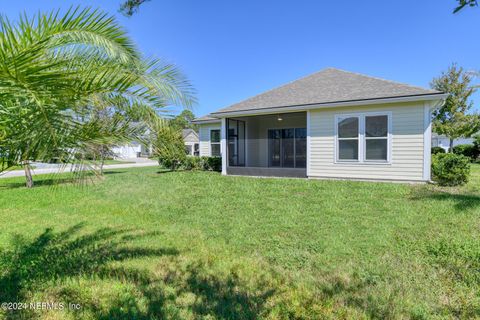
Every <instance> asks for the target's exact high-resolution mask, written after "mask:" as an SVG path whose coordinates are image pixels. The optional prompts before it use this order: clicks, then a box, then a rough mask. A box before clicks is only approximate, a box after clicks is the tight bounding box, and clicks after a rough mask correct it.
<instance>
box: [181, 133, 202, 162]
mask: <svg viewBox="0 0 480 320" xmlns="http://www.w3.org/2000/svg"><path fill="white" fill-rule="evenodd" d="M182 138H183V141H184V143H185V152H186V153H187V155H190V156H199V155H200V139H199V138H198V134H197V133H196V132H195V130H193V129H183V130H182Z"/></svg>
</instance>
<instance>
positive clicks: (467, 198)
mask: <svg viewBox="0 0 480 320" xmlns="http://www.w3.org/2000/svg"><path fill="white" fill-rule="evenodd" d="M410 198H411V199H412V200H436V201H453V202H454V207H455V209H457V210H459V211H461V210H465V209H471V208H476V207H478V206H480V196H479V195H476V194H469V193H464V194H460V193H459V194H457V193H450V192H447V191H443V190H432V189H431V187H425V186H422V187H420V188H415V189H414V191H413V192H412V195H411V197H410Z"/></svg>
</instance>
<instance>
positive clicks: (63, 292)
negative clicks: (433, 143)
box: [0, 165, 480, 319]
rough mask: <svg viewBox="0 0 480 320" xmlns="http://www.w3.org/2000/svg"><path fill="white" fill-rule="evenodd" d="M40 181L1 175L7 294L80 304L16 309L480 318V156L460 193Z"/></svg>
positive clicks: (121, 173)
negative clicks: (26, 184)
mask: <svg viewBox="0 0 480 320" xmlns="http://www.w3.org/2000/svg"><path fill="white" fill-rule="evenodd" d="M38 179H39V178H37V180H38ZM42 179H43V180H41V181H37V182H38V185H39V186H38V187H36V188H34V189H32V190H27V189H25V188H23V180H22V179H20V178H15V179H13V178H12V179H2V180H0V224H1V225H2V226H4V228H2V231H1V232H0V248H2V251H1V253H0V288H1V290H0V300H1V301H27V302H32V301H52V302H63V303H79V304H80V305H81V306H82V308H81V310H80V311H68V310H67V311H65V310H64V311H55V310H48V311H45V310H43V311H42V310H23V311H21V312H18V313H12V312H8V311H3V316H4V317H5V318H15V317H18V318H34V317H36V318H39V319H164V318H168V319H258V318H263V319H302V318H304V319H318V318H331V319H337V318H345V319H359V318H360V319H362V318H377V319H398V318H412V319H431V318H438V319H444V318H452V319H453V318H475V317H480V295H479V292H480V224H479V221H480V165H473V167H472V177H471V181H470V182H469V184H468V185H466V186H464V187H460V188H451V189H448V188H439V187H435V186H432V185H405V184H385V183H367V182H352V181H316V180H301V179H258V178H247V177H222V176H220V175H219V174H217V173H211V172H176V173H172V172H166V171H159V170H158V169H157V168H154V167H149V168H135V169H122V170H115V171H107V174H106V175H105V179H104V180H102V181H98V180H96V181H93V183H91V184H89V185H82V186H79V185H75V184H72V183H70V181H69V180H68V177H65V176H57V177H55V178H53V180H52V177H43V178H42ZM54 180H55V181H54ZM54 182H58V183H54ZM0 312H1V311H0ZM1 315H2V313H0V317H1Z"/></svg>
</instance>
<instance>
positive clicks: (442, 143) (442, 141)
mask: <svg viewBox="0 0 480 320" xmlns="http://www.w3.org/2000/svg"><path fill="white" fill-rule="evenodd" d="M474 140H475V139H474V138H460V139H455V140H453V146H454V147H455V146H458V145H459V144H472V143H473V141H474ZM432 147H441V148H443V149H444V150H445V151H448V149H449V148H450V139H449V138H448V137H446V136H442V135H438V134H436V133H435V132H434V133H432Z"/></svg>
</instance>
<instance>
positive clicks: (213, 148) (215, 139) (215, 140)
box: [210, 129, 221, 157]
mask: <svg viewBox="0 0 480 320" xmlns="http://www.w3.org/2000/svg"><path fill="white" fill-rule="evenodd" d="M210 156H212V157H220V156H221V151H220V130H219V129H218V130H217V129H215V130H210Z"/></svg>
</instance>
